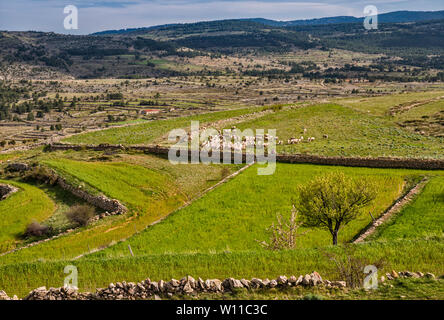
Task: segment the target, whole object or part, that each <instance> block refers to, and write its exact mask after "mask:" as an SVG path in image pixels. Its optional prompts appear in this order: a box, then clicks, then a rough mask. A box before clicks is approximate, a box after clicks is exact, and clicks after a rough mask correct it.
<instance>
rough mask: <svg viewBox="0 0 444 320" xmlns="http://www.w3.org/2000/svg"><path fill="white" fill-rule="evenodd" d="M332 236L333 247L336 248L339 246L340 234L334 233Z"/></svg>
mask: <svg viewBox="0 0 444 320" xmlns="http://www.w3.org/2000/svg"><path fill="white" fill-rule="evenodd" d="M331 235H332V236H333V245H334V246H335V245H337V244H338V232H337V231H333V232H332V234H331Z"/></svg>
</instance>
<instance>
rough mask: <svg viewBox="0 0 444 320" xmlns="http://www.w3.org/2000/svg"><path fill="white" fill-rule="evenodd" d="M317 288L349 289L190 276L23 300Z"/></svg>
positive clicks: (309, 282)
mask: <svg viewBox="0 0 444 320" xmlns="http://www.w3.org/2000/svg"><path fill="white" fill-rule="evenodd" d="M422 277H426V278H431V279H435V275H433V274H432V273H426V274H424V273H422V272H411V271H400V272H396V271H394V270H393V271H392V272H391V273H387V274H386V275H385V276H382V277H381V281H382V282H384V281H386V280H393V279H396V278H422ZM296 286H302V287H307V288H309V287H314V286H324V287H327V288H332V287H335V288H346V287H347V283H346V282H345V281H329V280H324V279H322V277H321V275H320V274H319V273H317V272H316V271H313V272H312V273H311V274H306V275H305V276H303V275H300V276H299V277H296V276H290V277H288V278H287V277H286V276H279V277H278V278H277V279H273V280H269V279H265V280H262V279H258V278H253V279H251V280H247V279H240V280H238V279H234V278H227V279H225V280H219V279H208V280H205V281H204V280H202V279H201V278H199V279H197V280H196V279H194V278H193V277H191V276H187V277H184V278H182V279H181V280H176V279H172V280H170V281H168V282H165V281H163V280H160V281H151V280H150V279H146V280H143V281H141V282H139V283H134V282H128V283H127V282H117V283H116V284H114V283H111V284H110V285H109V286H108V287H107V288H101V289H97V290H96V292H95V293H91V292H79V291H78V290H77V289H76V288H71V287H67V286H65V287H62V288H49V289H46V287H40V288H37V289H35V290H32V291H31V292H30V293H29V294H28V295H27V296H26V297H25V298H24V299H23V300H143V299H156V300H158V299H161V297H163V298H171V297H172V296H173V295H178V296H182V295H190V296H193V295H197V294H200V293H220V294H222V293H224V292H233V291H235V290H237V289H247V290H257V289H272V288H277V289H283V288H287V287H296ZM0 300H20V299H18V298H17V296H14V297H12V298H10V297H9V296H8V295H7V294H6V293H5V292H4V291H0Z"/></svg>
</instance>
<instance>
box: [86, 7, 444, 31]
mask: <svg viewBox="0 0 444 320" xmlns="http://www.w3.org/2000/svg"><path fill="white" fill-rule="evenodd" d="M364 19H365V18H364V17H359V18H358V17H353V16H336V17H326V18H319V19H305V20H293V21H277V20H271V19H264V18H247V19H227V20H215V21H211V22H223V21H248V22H256V23H260V24H262V25H266V26H270V27H295V26H316V25H327V24H342V23H361V22H363V21H364ZM439 19H444V10H442V11H394V12H389V13H382V14H379V15H378V22H379V23H408V22H419V21H428V20H439ZM198 23H203V22H195V23H175V24H165V25H158V26H152V27H142V28H129V29H120V30H106V31H100V32H95V33H93V34H92V35H107V34H109V35H111V34H125V33H131V32H140V31H151V30H155V29H162V28H171V29H173V28H174V27H178V26H183V25H192V24H198Z"/></svg>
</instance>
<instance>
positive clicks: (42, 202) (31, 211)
mask: <svg viewBox="0 0 444 320" xmlns="http://www.w3.org/2000/svg"><path fill="white" fill-rule="evenodd" d="M0 183H3V184H10V185H13V186H15V187H17V188H19V191H17V192H16V193H14V194H12V195H11V196H9V197H8V198H7V199H6V200H3V201H0V215H1V219H0V253H2V252H5V251H8V250H11V249H13V248H14V247H15V246H16V245H17V244H18V243H20V242H21V240H20V239H19V238H18V237H19V236H20V235H21V234H23V232H24V231H25V229H26V226H27V225H28V224H30V223H31V222H33V221H37V222H41V221H43V220H45V219H47V218H48V217H50V216H51V215H52V213H53V212H54V210H55V204H54V202H53V201H52V200H51V199H50V198H49V197H48V195H47V194H45V192H43V191H42V190H40V189H39V188H37V187H35V186H32V185H29V184H25V183H19V182H15V181H9V180H0Z"/></svg>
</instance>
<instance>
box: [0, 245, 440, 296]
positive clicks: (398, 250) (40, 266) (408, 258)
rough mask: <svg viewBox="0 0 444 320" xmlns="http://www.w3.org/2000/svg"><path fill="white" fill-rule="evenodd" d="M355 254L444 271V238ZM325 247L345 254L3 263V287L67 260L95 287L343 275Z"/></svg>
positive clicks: (58, 279)
mask: <svg viewBox="0 0 444 320" xmlns="http://www.w3.org/2000/svg"><path fill="white" fill-rule="evenodd" d="M355 246H356V248H357V251H356V254H357V255H358V256H359V257H363V258H366V259H368V260H369V261H375V262H376V261H377V260H379V259H381V258H383V259H384V260H385V266H384V267H383V268H382V269H380V270H379V271H378V272H379V274H380V275H382V274H384V273H385V272H389V271H391V270H392V269H395V270H411V271H422V272H433V273H434V274H436V275H441V274H443V272H444V262H443V261H444V242H443V241H442V239H436V240H428V241H425V240H420V241H409V240H406V241H392V242H371V243H365V244H359V245H355ZM325 252H329V253H337V254H339V255H342V256H343V254H344V253H343V248H342V246H337V247H332V246H328V247H326V248H325V249H320V248H304V249H297V250H291V251H253V252H225V253H217V254H211V253H195V254H165V255H148V256H141V255H138V254H137V253H135V257H131V256H130V254H129V252H128V253H127V254H126V255H125V257H121V258H113V259H90V258H89V259H85V258H83V259H80V260H77V261H52V262H48V261H46V262H45V261H40V262H32V263H22V262H18V263H16V264H11V265H3V266H0V290H5V291H6V292H7V293H8V294H9V295H13V294H17V295H18V296H20V297H23V296H25V295H26V294H27V293H28V292H29V291H30V290H32V289H35V288H37V287H40V286H47V287H60V286H63V280H64V278H65V277H66V276H67V275H66V274H65V273H64V272H63V270H64V267H65V266H66V265H75V266H76V267H77V268H78V272H79V273H78V276H79V288H80V290H82V291H94V290H95V289H96V288H100V287H105V286H108V285H109V283H111V282H114V283H115V282H117V281H127V282H129V281H134V282H136V281H141V280H144V279H146V278H148V277H149V278H150V279H151V280H155V281H158V280H160V279H163V280H166V281H168V280H170V279H171V278H175V279H180V278H182V277H184V276H186V275H191V276H193V277H195V278H198V277H201V278H203V279H214V278H218V279H224V278H227V277H235V278H238V279H240V278H246V279H251V278H252V277H258V278H262V279H265V278H269V279H272V278H276V277H277V276H279V275H287V276H290V275H296V276H298V275H299V274H306V273H311V272H312V271H314V270H316V271H318V272H319V273H320V274H321V275H322V277H324V278H326V279H330V280H335V279H339V275H338V273H337V270H336V268H335V265H334V263H333V262H332V261H330V260H329V258H328V257H327V256H326V255H325Z"/></svg>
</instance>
